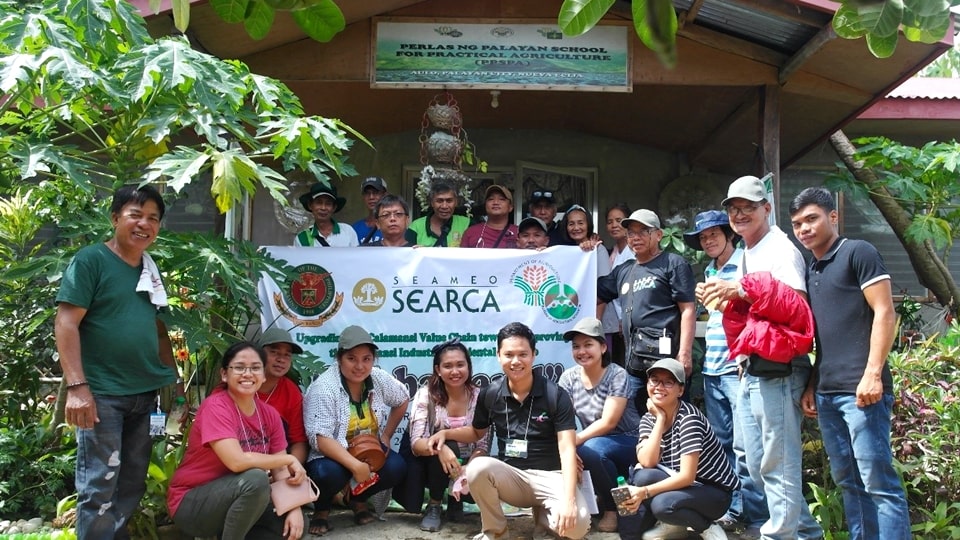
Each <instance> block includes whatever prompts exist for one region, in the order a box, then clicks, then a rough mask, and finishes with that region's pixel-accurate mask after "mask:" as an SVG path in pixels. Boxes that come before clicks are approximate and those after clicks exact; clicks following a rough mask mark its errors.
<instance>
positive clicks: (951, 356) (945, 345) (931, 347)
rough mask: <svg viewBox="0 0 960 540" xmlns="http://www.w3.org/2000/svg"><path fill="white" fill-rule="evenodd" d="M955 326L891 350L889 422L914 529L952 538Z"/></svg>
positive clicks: (958, 430) (958, 432) (959, 472)
mask: <svg viewBox="0 0 960 540" xmlns="http://www.w3.org/2000/svg"><path fill="white" fill-rule="evenodd" d="M958 342H960V326H958V325H957V323H956V321H954V322H953V323H952V324H951V326H950V328H949V330H948V331H947V332H946V334H945V335H944V336H942V337H940V338H939V339H936V340H929V341H927V342H924V343H921V344H920V345H919V346H916V347H914V348H912V349H909V350H906V351H903V352H898V353H893V354H891V356H890V368H891V371H892V373H893V378H894V392H895V396H896V405H895V407H894V416H893V420H892V424H891V431H892V433H891V443H892V448H893V451H894V457H895V459H896V460H897V461H899V463H900V469H901V474H902V477H903V480H904V482H905V486H906V489H907V499H908V502H909V506H910V509H911V513H912V516H911V518H912V519H911V522H912V523H913V524H914V525H913V530H914V532H915V533H917V534H919V535H920V536H922V537H924V538H957V536H956V535H957V534H958V532H960V531H958V530H957V527H956V524H957V523H958V521H957V519H956V517H957V516H958V511H960V454H958V452H957V449H958V448H960V406H958V405H960V403H958V400H960V397H958V396H960V347H958V345H957V343H958Z"/></svg>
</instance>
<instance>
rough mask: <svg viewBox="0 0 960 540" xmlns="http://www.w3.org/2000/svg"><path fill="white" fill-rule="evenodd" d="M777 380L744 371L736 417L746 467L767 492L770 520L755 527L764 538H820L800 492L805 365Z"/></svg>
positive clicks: (767, 539) (772, 539)
mask: <svg viewBox="0 0 960 540" xmlns="http://www.w3.org/2000/svg"><path fill="white" fill-rule="evenodd" d="M796 364H797V362H794V366H793V373H792V374H791V375H789V376H787V377H781V378H770V379H765V378H760V377H755V376H753V375H749V374H744V376H743V379H742V380H741V384H740V402H739V403H738V404H737V416H738V417H739V419H740V427H741V428H742V431H743V442H744V451H745V452H746V458H747V468H748V469H749V471H750V477H751V478H752V479H753V481H754V483H755V484H756V485H757V486H758V487H759V488H760V489H761V490H762V491H763V492H764V494H765V495H766V496H767V510H768V511H769V512H770V518H769V519H767V521H766V522H765V523H764V524H763V525H762V526H761V527H760V534H761V535H762V536H763V538H764V539H765V540H795V539H801V540H804V539H808V538H822V537H823V529H821V528H820V525H819V524H818V523H817V522H816V520H814V519H813V516H812V515H810V509H809V507H808V506H807V501H806V499H805V498H804V496H803V485H802V484H803V468H802V458H803V448H802V445H801V442H800V422H801V420H802V419H803V413H802V412H801V410H800V396H801V395H802V394H803V391H804V389H805V388H806V385H807V380H808V379H809V377H810V367H809V366H803V365H799V366H798V365H796Z"/></svg>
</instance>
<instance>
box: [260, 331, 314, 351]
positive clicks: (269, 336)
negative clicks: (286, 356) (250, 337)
mask: <svg viewBox="0 0 960 540" xmlns="http://www.w3.org/2000/svg"><path fill="white" fill-rule="evenodd" d="M276 343H289V344H290V350H291V351H293V353H294V354H303V349H302V348H301V347H300V346H299V345H297V343H296V342H295V341H293V338H292V337H290V332H287V331H286V330H284V329H283V328H277V327H276V326H274V327H271V328H268V329H267V330H266V331H265V332H264V333H263V335H261V336H260V339H259V340H257V344H258V345H260V348H261V349H262V348H263V347H266V346H267V345H274V344H276Z"/></svg>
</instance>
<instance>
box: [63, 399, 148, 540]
mask: <svg viewBox="0 0 960 540" xmlns="http://www.w3.org/2000/svg"><path fill="white" fill-rule="evenodd" d="M156 396H157V395H156V392H145V393H143V394H134V395H132V396H97V395H94V397H93V399H94V401H95V402H96V405H97V416H98V417H99V418H100V422H98V423H96V424H94V425H93V427H92V428H90V429H78V430H77V470H76V479H75V482H76V488H77V538H84V539H93V540H100V539H111V538H127V537H128V536H127V532H126V528H127V520H128V519H130V515H131V514H132V513H133V511H134V510H136V508H137V506H138V505H139V504H140V498H141V497H143V494H144V492H146V490H147V486H146V479H147V468H148V467H149V465H150V451H151V449H152V447H153V440H152V439H151V438H150V413H151V412H153V411H154V410H155V407H156Z"/></svg>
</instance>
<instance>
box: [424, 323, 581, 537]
mask: <svg viewBox="0 0 960 540" xmlns="http://www.w3.org/2000/svg"><path fill="white" fill-rule="evenodd" d="M535 347H536V337H535V336H534V334H533V331H532V330H530V328H528V327H527V326H526V325H524V324H522V323H518V322H514V323H510V324H508V325H506V326H504V327H503V328H501V329H500V332H498V333H497V358H498V359H499V360H500V367H501V368H502V369H503V375H504V377H503V379H501V380H500V381H497V382H494V383H492V384H491V385H490V386H488V387H486V388H485V389H484V390H483V392H481V394H480V397H479V398H478V399H477V406H476V410H475V411H474V414H473V425H472V426H464V427H461V428H457V429H445V430H441V431H439V432H437V433H436V434H434V435H433V436H432V437H430V439H429V441H428V444H429V446H430V448H432V449H434V451H437V450H438V449H440V448H442V447H443V445H444V443H445V442H446V441H447V440H453V441H459V442H474V441H477V440H480V439H481V438H482V437H484V436H485V435H486V433H487V429H489V428H490V426H493V429H494V432H495V433H496V435H497V441H498V448H499V459H495V458H492V457H487V456H479V457H475V458H473V459H472V460H470V462H469V463H468V464H467V470H466V476H467V484H468V486H469V488H470V493H471V495H473V499H474V501H476V503H477V506H479V507H480V518H481V521H482V525H481V526H482V528H483V530H482V531H481V532H480V534H478V535H477V536H475V537H474V540H496V539H500V538H506V537H507V519H506V517H505V516H504V515H503V509H502V508H501V506H500V503H501V501H502V502H506V503H507V504H511V505H513V506H517V507H521V508H526V507H530V508H532V509H533V513H534V518H535V520H536V525H537V526H539V527H546V528H549V529H550V530H551V531H553V532H554V533H555V534H556V535H558V536H565V537H568V538H574V539H578V538H583V537H584V536H585V535H586V534H587V532H589V530H590V514H589V513H588V511H587V506H586V501H585V499H584V497H583V495H582V494H581V493H580V490H579V489H578V488H577V449H576V420H575V418H576V417H575V416H574V411H573V403H572V402H571V401H570V396H569V395H567V393H566V392H565V391H563V390H561V389H560V388H559V387H557V385H556V384H555V383H554V382H552V381H549V380H547V379H546V378H544V377H543V376H536V375H534V374H533V363H534V360H535V359H536V353H535V351H536V348H535Z"/></svg>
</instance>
